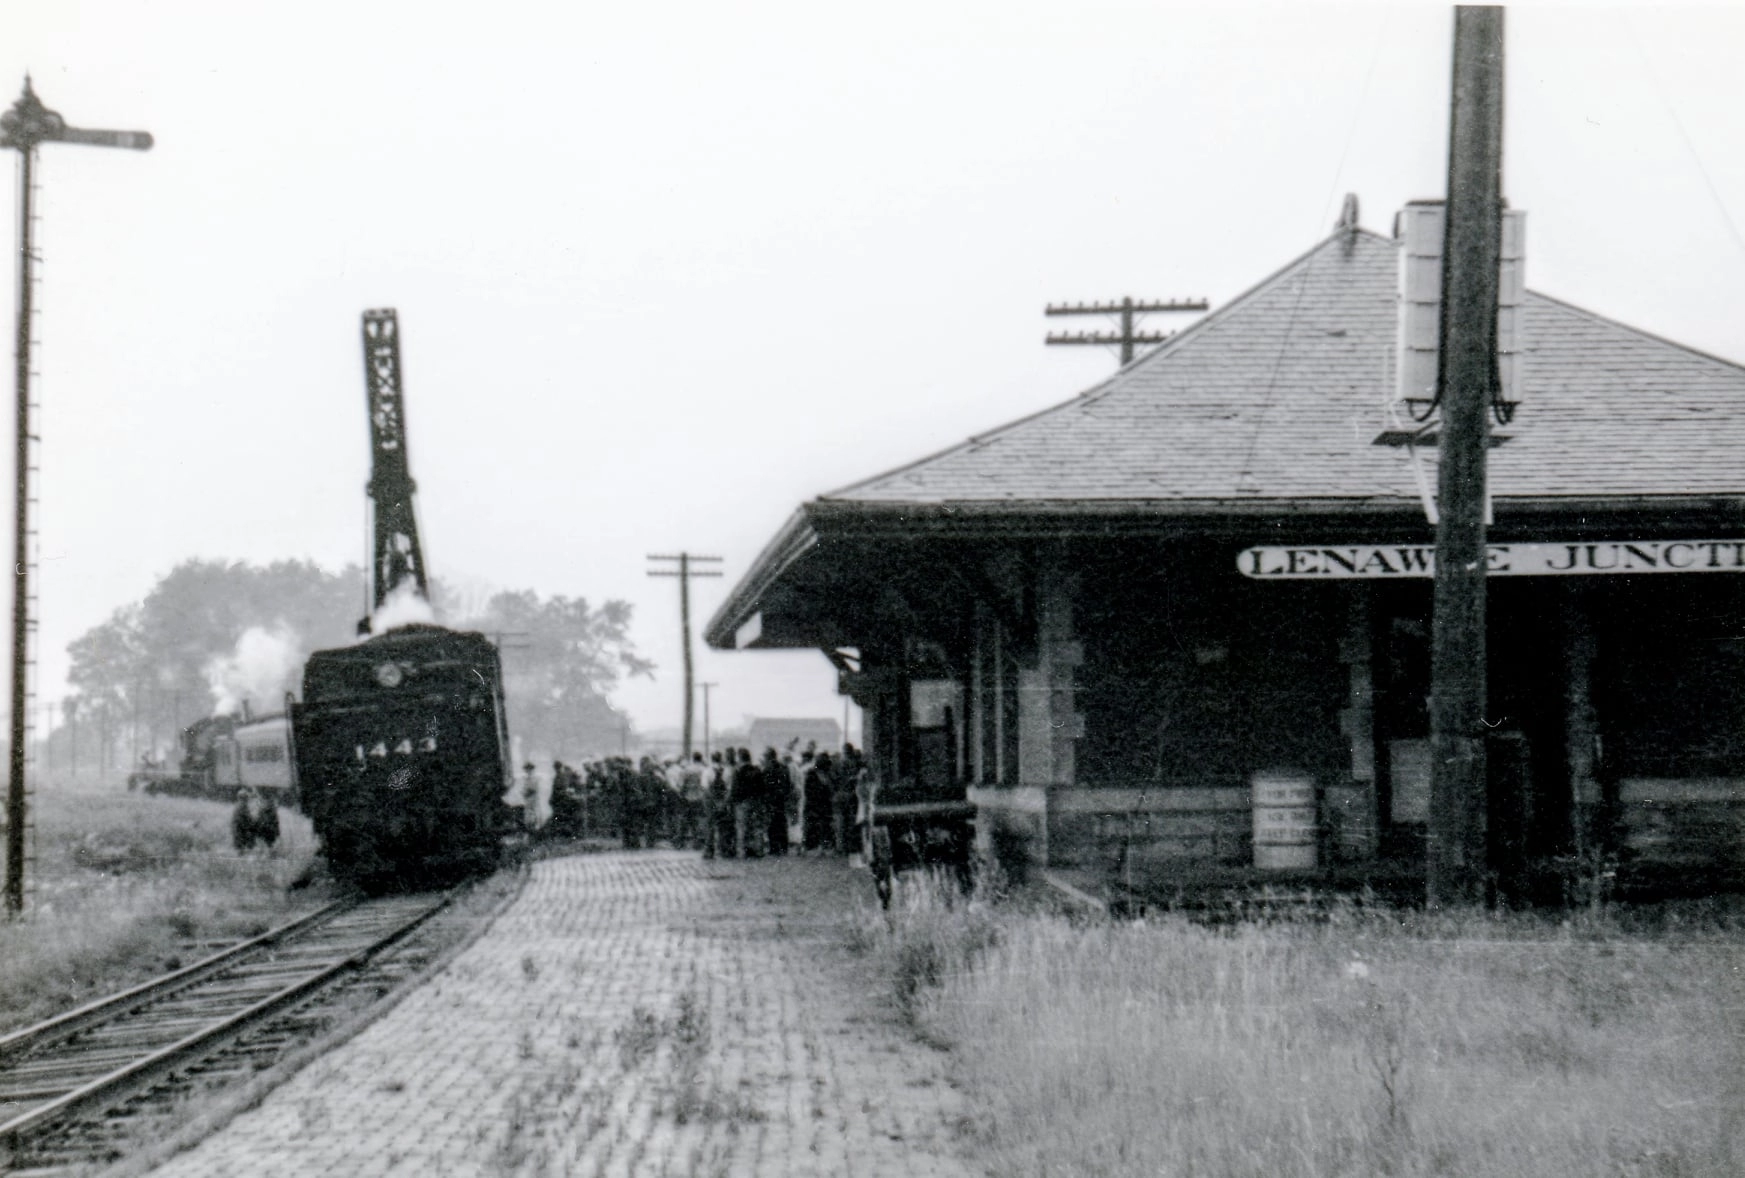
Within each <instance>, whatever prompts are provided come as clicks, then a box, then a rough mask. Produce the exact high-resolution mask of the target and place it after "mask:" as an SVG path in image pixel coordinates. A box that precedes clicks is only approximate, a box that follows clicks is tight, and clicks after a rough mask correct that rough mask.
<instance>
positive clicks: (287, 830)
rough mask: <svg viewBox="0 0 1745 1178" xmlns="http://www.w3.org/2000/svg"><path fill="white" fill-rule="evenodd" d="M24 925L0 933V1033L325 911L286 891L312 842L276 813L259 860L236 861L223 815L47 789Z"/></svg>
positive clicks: (223, 811)
mask: <svg viewBox="0 0 1745 1178" xmlns="http://www.w3.org/2000/svg"><path fill="white" fill-rule="evenodd" d="M34 805H35V808H34V813H33V820H34V824H35V828H36V830H35V847H34V850H35V856H34V860H33V861H30V862H27V863H26V874H25V879H26V885H27V892H28V897H27V902H26V907H25V912H24V914H23V916H22V918H20V919H18V920H12V921H5V922H0V1029H6V1030H9V1029H13V1028H16V1027H20V1026H24V1025H27V1024H29V1023H32V1022H35V1021H37V1020H40V1019H43V1018H46V1017H48V1016H49V1015H52V1014H54V1013H56V1012H58V1011H61V1010H65V1009H68V1008H70V1007H73V1006H76V1005H78V1004H80V1003H82V1002H85V1001H88V1000H90V999H91V998H94V997H98V996H101V995H103V994H107V993H111V992H114V991H116V990H119V989H122V988H125V987H126V986H128V985H131V984H133V983H135V982H138V981H142V980H144V979H146V978H148V977H151V976H153V975H155V974H157V973H161V972H163V971H165V970H168V969H173V968H176V967H177V966H180V965H187V964H190V963H191V962H193V961H194V960H196V959H197V958H199V957H201V956H204V955H206V954H207V953H208V952H210V951H212V950H213V949H214V948H215V947H216V946H215V945H212V944H208V943H217V942H228V941H233V940H237V939H240V938H242V937H245V936H250V935H253V934H255V933H259V932H264V931H265V930H266V929H268V928H270V927H271V926H273V925H274V924H278V923H282V922H283V921H285V920H288V919H290V918H291V917H292V916H294V915H295V914H296V913H297V912H300V911H304V910H307V909H308V908H311V907H313V906H315V905H316V904H318V903H321V902H324V901H325V900H326V899H327V898H329V897H328V896H327V895H326V894H325V892H323V891H322V890H321V889H319V888H317V889H313V890H308V891H297V892H291V891H289V890H288V889H289V885H290V884H291V883H292V881H293V880H296V879H298V878H299V877H302V876H306V874H307V872H308V871H309V869H310V862H311V860H312V858H313V856H314V850H315V839H314V836H313V834H312V833H311V831H310V829H309V824H308V823H307V822H306V821H305V820H304V819H303V818H302V817H301V816H300V815H297V814H295V813H293V812H291V811H282V812H281V821H282V833H281V836H280V839H279V843H278V845H277V846H276V847H275V848H273V850H272V851H271V852H264V851H261V850H256V851H253V852H250V853H248V854H245V855H238V854H237V853H236V852H235V851H234V850H233V849H232V847H231V845H230V807H228V806H226V805H223V804H220V803H217V802H209V801H199V800H195V799H189V798H168V797H147V796H145V795H143V794H130V793H126V792H124V791H121V790H118V789H114V788H110V789H97V788H95V787H84V788H79V787H73V786H55V785H52V784H50V785H45V786H42V787H41V788H39V789H38V791H37V793H36V796H35V798H34Z"/></svg>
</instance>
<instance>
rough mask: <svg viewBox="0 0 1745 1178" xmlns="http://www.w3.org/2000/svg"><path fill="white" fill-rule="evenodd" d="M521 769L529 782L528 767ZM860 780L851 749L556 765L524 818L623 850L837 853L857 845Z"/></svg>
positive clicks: (861, 766) (549, 830)
mask: <svg viewBox="0 0 1745 1178" xmlns="http://www.w3.org/2000/svg"><path fill="white" fill-rule="evenodd" d="M524 770H525V772H526V774H527V780H528V782H529V783H530V784H531V783H532V782H534V781H535V780H536V779H535V777H534V767H533V766H532V765H527V766H524ZM869 780H870V777H869V774H868V772H867V767H866V762H865V761H864V759H863V758H862V757H861V755H860V752H859V751H858V750H857V749H856V748H855V747H854V746H853V745H851V744H850V745H845V746H843V750H842V753H841V755H840V756H832V755H831V754H830V753H827V752H819V751H818V750H817V748H816V746H814V745H808V746H807V747H806V749H805V750H804V751H803V752H800V753H798V754H797V755H796V754H795V752H794V751H793V750H791V749H790V750H789V751H788V752H787V753H785V754H780V753H777V751H776V750H775V749H773V748H769V749H765V750H764V752H763V756H762V757H761V758H759V759H754V758H753V757H752V754H751V750H750V749H744V748H738V749H722V750H718V751H716V752H714V753H711V754H710V755H709V757H708V758H707V759H705V758H704V756H703V754H702V753H692V754H691V758H690V760H685V759H683V758H674V759H668V760H666V761H664V762H663V761H658V760H656V759H655V758H653V757H647V756H645V757H643V758H642V759H641V760H640V761H632V760H631V759H630V758H629V757H607V758H606V759H604V760H600V761H591V762H589V763H587V764H585V765H583V766H582V767H581V768H580V769H579V770H578V769H575V768H573V767H571V766H569V765H566V764H564V763H563V762H561V761H558V762H554V763H553V765H552V775H551V789H550V794H549V799H540V801H541V803H542V804H540V805H538V806H537V807H536V806H535V794H536V793H537V792H538V791H537V790H533V789H530V790H529V791H528V793H527V799H526V801H527V808H526V814H527V815H528V816H529V819H530V824H534V825H537V826H539V827H540V829H541V832H542V833H544V834H547V835H551V836H555V837H570V838H614V839H619V840H622V842H623V845H624V846H626V847H630V848H637V847H652V846H654V845H655V844H657V843H661V842H665V843H668V844H669V845H671V846H674V847H689V848H694V849H696V850H700V851H702V853H703V857H704V858H706V859H713V858H716V857H720V858H728V859H731V858H747V859H756V858H762V857H763V856H766V855H786V854H788V853H790V852H791V851H794V850H796V849H797V850H798V851H800V852H802V853H806V854H814V855H822V854H831V853H835V854H844V855H846V854H851V853H853V852H855V851H858V850H859V849H860V824H861V822H862V821H864V818H865V813H866V795H867V790H868V788H869V786H868V783H869ZM536 815H537V817H535V816H536ZM796 840H797V842H798V846H797V848H796V846H795V842H796Z"/></svg>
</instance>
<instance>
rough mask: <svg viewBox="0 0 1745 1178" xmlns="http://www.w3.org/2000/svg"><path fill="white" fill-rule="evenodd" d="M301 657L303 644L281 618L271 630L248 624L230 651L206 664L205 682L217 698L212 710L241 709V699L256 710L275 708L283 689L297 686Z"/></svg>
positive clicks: (229, 712) (222, 713)
mask: <svg viewBox="0 0 1745 1178" xmlns="http://www.w3.org/2000/svg"><path fill="white" fill-rule="evenodd" d="M303 660H304V651H303V644H302V643H301V642H300V641H299V640H298V638H297V635H296V633H295V632H294V631H293V630H292V629H291V628H290V627H289V626H287V625H285V624H284V623H283V622H280V623H279V624H278V625H276V626H274V627H273V628H272V629H271V630H267V629H264V628H263V627H260V626H250V627H249V628H248V629H247V630H244V631H243V632H242V637H241V638H238V639H237V640H236V649H235V650H234V651H232V652H231V654H230V655H228V656H220V657H219V658H215V659H213V660H212V661H211V662H210V663H207V664H206V682H207V683H209V684H210V685H211V687H212V694H213V695H214V696H215V697H216V698H217V701H218V702H217V704H216V706H215V707H214V708H213V710H212V714H213V715H215V716H226V715H232V714H234V713H236V712H240V711H241V710H242V705H243V701H244V700H246V701H248V703H249V706H251V707H252V708H254V709H255V710H256V711H257V712H270V711H274V710H276V709H277V707H278V705H279V702H280V701H281V700H283V699H284V698H285V692H286V691H289V690H291V689H293V688H294V687H295V686H296V682H297V676H298V675H299V674H300V673H301V672H302V669H303Z"/></svg>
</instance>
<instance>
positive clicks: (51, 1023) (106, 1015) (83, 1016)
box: [0, 900, 357, 1061]
mask: <svg viewBox="0 0 1745 1178" xmlns="http://www.w3.org/2000/svg"><path fill="white" fill-rule="evenodd" d="M356 903H357V902H356V901H355V900H335V901H334V902H333V903H331V904H328V905H327V906H325V907H322V908H317V909H316V910H315V911H313V912H311V913H308V914H307V915H304V916H300V917H298V918H297V919H296V920H292V921H288V922H286V923H285V924H282V925H280V926H279V927H278V928H274V929H268V930H267V931H266V932H264V933H262V934H260V935H259V936H257V937H251V938H250V939H249V940H246V941H243V942H241V943H239V944H235V945H232V946H230V948H228V949H221V950H219V951H218V952H217V953H214V954H212V956H210V957H205V958H202V959H201V960H199V961H196V962H195V963H194V964H193V965H189V966H185V967H183V968H182V969H179V970H176V971H175V972H174V973H167V974H163V975H161V976H159V977H156V978H153V979H151V980H150V981H147V982H141V983H140V984H139V985H137V986H134V987H133V988H131V989H128V990H122V991H121V992H120V993H117V994H110V995H107V996H105V997H102V998H98V999H96V1000H94V1001H92V1002H87V1003H86V1004H85V1005H83V1006H80V1007H75V1008H74V1009H72V1010H69V1011H66V1012H64V1013H62V1014H57V1015H55V1016H54V1017H53V1018H49V1019H44V1020H43V1021H42V1022H40V1023H35V1024H33V1025H31V1026H28V1027H24V1028H21V1029H20V1030H17V1031H13V1032H12V1033H11V1034H9V1035H5V1036H0V1061H4V1060H7V1059H8V1057H10V1056H14V1055H19V1054H22V1053H24V1052H26V1051H30V1050H32V1049H34V1048H38V1047H42V1046H45V1045H46V1044H49V1043H52V1042H54V1041H56V1040H57V1039H64V1038H67V1037H68V1036H70V1035H76V1034H78V1033H79V1032H80V1031H85V1030H89V1029H90V1028H91V1027H94V1026H96V1025H98V1024H100V1023H103V1022H106V1021H108V1020H109V1019H112V1018H117V1017H119V1016H121V1015H123V1014H126V1013H128V1012H129V1011H131V1010H133V1009H134V1008H136V1007H138V1006H141V1005H143V1004H144V1003H146V1002H151V1001H155V1000H157V999H159V998H163V997H166V996H168V995H170V994H173V993H175V992H176V991H177V990H179V989H181V988H183V987H184V986H189V985H193V984H194V983H196V982H198V981H200V980H201V979H202V978H205V977H209V976H210V975H212V974H214V973H217V972H218V971H220V970H221V969H223V968H225V967H226V966H227V965H233V964H235V963H236V961H237V959H238V958H241V957H245V956H247V955H248V954H250V953H252V952H254V951H255V950H257V949H264V948H266V947H267V946H268V945H271V944H273V943H274V942H275V941H280V940H283V939H284V938H286V937H289V936H291V935H293V934H295V933H300V932H302V931H303V930H305V929H307V928H309V927H311V926H313V925H316V924H320V923H321V922H322V921H324V920H328V919H330V918H332V917H335V916H338V915H339V914H340V913H342V912H345V911H346V910H348V909H350V908H353V907H355V906H356Z"/></svg>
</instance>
